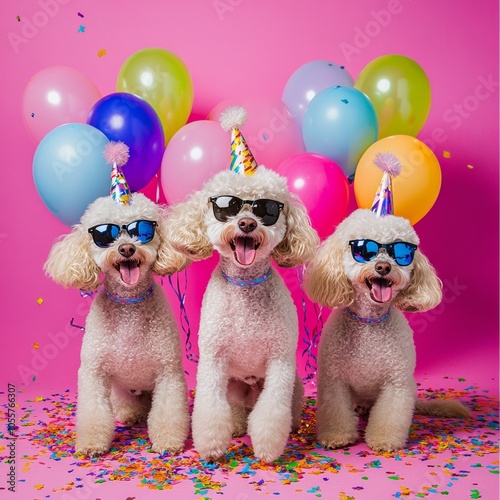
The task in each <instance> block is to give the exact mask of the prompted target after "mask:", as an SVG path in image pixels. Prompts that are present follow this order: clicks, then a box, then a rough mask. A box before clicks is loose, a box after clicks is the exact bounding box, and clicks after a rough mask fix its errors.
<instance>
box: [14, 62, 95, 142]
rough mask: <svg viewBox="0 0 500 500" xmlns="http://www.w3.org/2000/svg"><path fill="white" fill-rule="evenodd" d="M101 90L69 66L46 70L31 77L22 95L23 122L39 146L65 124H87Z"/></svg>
mask: <svg viewBox="0 0 500 500" xmlns="http://www.w3.org/2000/svg"><path fill="white" fill-rule="evenodd" d="M100 98H101V93H100V92H99V89H98V88H97V87H96V86H95V85H94V83H93V82H92V81H91V80H89V79H88V78H87V77H86V76H85V75H84V74H82V73H80V72H79V71H77V70H76V69H73V68H70V67H66V66H55V67H51V68H47V69H44V70H42V71H39V72H38V73H36V74H35V75H34V76H33V77H31V79H30V81H29V82H28V84H27V85H26V88H25V90H24V95H23V104H22V109H23V120H24V124H25V126H26V129H27V131H28V133H29V134H30V136H31V137H32V139H33V140H34V141H35V142H36V143H38V142H40V141H41V140H42V139H43V138H44V137H45V135H46V134H47V133H48V132H50V131H51V130H52V129H54V128H56V127H58V126H59V125H63V124H65V123H86V122H87V117H88V114H89V111H90V109H91V108H92V106H93V105H94V104H95V103H96V102H97V101H98V100H99V99H100Z"/></svg>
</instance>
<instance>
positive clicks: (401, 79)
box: [354, 55, 431, 139]
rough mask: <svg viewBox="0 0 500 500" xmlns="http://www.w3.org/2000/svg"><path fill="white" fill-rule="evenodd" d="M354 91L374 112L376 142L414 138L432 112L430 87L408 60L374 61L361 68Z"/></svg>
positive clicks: (394, 57)
mask: <svg viewBox="0 0 500 500" xmlns="http://www.w3.org/2000/svg"><path fill="white" fill-rule="evenodd" d="M354 87H355V88H356V89H358V90H360V91H361V92H364V93H365V94H366V95H367V96H368V98H369V99H370V101H371V102H372V104H373V107H374V108H375V112H376V114H377V118H378V125H379V135H378V138H379V139H382V138H384V137H389V136H391V135H398V134H404V135H411V136H413V137H415V136H416V135H417V134H418V133H419V132H420V130H421V129H422V127H423V126H424V123H425V121H426V120H427V116H428V115H429V111H430V108H431V87H430V83H429V79H428V78H427V75H426V74H425V72H424V70H423V69H422V67H421V66H419V65H418V64H417V63H416V62H415V61H413V60H412V59H410V58H409V57H406V56H401V55H386V56H381V57H378V58H377V59H374V60H373V61H371V62H370V63H369V64H367V65H366V66H365V67H364V68H363V70H362V71H361V73H360V74H359V76H358V78H357V79H356V82H355V84H354Z"/></svg>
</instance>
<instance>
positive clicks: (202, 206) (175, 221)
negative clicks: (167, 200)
mask: <svg viewBox="0 0 500 500" xmlns="http://www.w3.org/2000/svg"><path fill="white" fill-rule="evenodd" d="M207 208H208V197H207V195H206V194H205V193H204V192H203V191H198V192H196V193H194V194H192V195H191V196H190V197H189V198H188V200H187V201H184V202H181V203H178V204H176V205H173V206H171V207H169V209H168V212H167V218H168V221H167V224H166V226H165V231H164V234H163V236H164V237H165V239H166V240H167V241H168V242H169V243H170V244H171V245H172V246H173V247H174V248H175V249H177V250H178V251H180V252H182V253H183V254H185V255H186V256H187V257H188V258H189V259H190V260H193V261H195V260H204V259H208V258H209V257H210V256H211V255H212V252H213V246H212V244H211V243H210V240H209V239H208V238H207V236H206V234H205V220H204V219H205V213H206V211H207Z"/></svg>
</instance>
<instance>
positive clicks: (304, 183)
mask: <svg viewBox="0 0 500 500" xmlns="http://www.w3.org/2000/svg"><path fill="white" fill-rule="evenodd" d="M276 171H277V172H278V173H279V174H281V175H282V176H284V177H286V178H287V184H288V189H289V190H290V191H291V192H293V193H295V194H297V195H298V196H299V197H300V199H301V200H302V203H304V205H305V206H306V208H307V210H308V212H309V217H310V218H311V223H312V226H313V227H314V229H316V231H317V232H318V235H319V237H320V238H321V239H325V238H327V237H328V236H330V234H332V233H333V231H334V229H335V227H336V226H337V225H338V224H339V223H340V222H341V221H342V220H343V219H344V218H345V216H346V215H347V208H348V203H349V187H348V183H347V178H346V176H345V174H344V172H342V169H341V168H340V167H339V166H338V165H337V164H336V163H335V162H334V161H332V160H330V159H329V158H327V157H326V156H322V155H319V154H316V153H302V154H298V155H295V156H292V157H291V158H288V159H287V160H285V161H284V162H282V163H281V164H280V165H279V166H278V168H277V169H276Z"/></svg>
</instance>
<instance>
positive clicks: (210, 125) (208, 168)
mask: <svg viewBox="0 0 500 500" xmlns="http://www.w3.org/2000/svg"><path fill="white" fill-rule="evenodd" d="M230 155H231V135H230V133H229V132H224V130H222V128H221V126H220V125H219V123H218V122H215V121H210V120H199V121H195V122H191V123H188V124H187V125H184V126H183V127H182V128H180V129H179V130H178V131H177V132H176V133H175V134H174V136H173V137H172V139H170V142H169V143H168V145H167V147H166V149H165V152H164V153H163V159H162V163H161V186H162V189H163V193H164V194H165V198H166V199H167V201H168V202H169V203H170V204H174V203H178V202H180V201H183V200H184V199H185V198H186V196H187V195H188V194H190V193H191V192H194V191H198V190H199V189H201V188H202V187H203V184H204V182H205V181H206V180H208V179H209V178H210V177H212V176H213V175H215V174H216V173H217V172H219V171H220V170H224V169H229V161H230Z"/></svg>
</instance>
